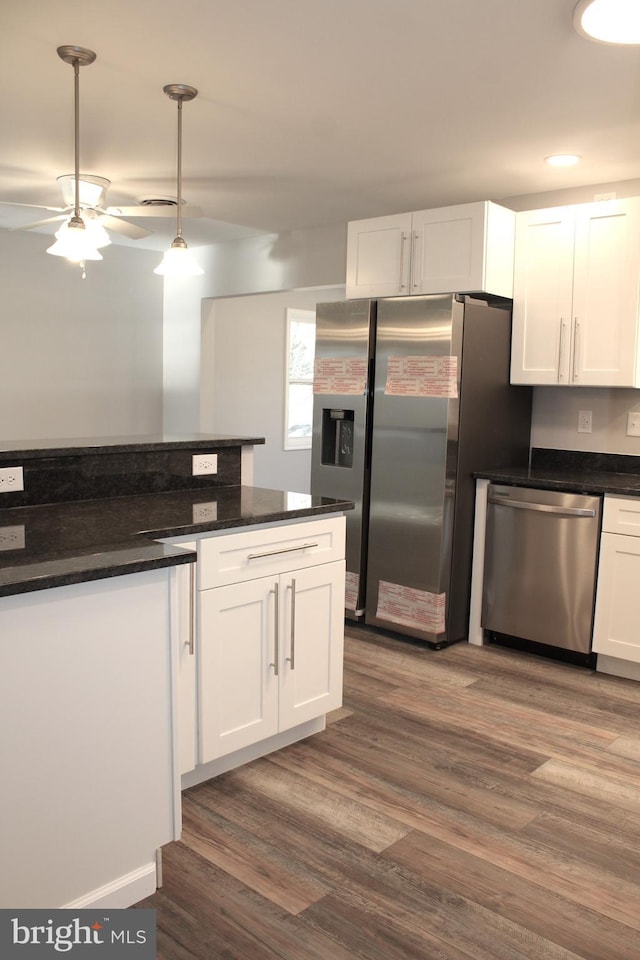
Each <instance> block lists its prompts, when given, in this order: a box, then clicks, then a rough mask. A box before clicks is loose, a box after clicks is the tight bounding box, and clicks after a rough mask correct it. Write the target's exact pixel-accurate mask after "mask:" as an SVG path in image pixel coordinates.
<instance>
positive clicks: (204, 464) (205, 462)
mask: <svg viewBox="0 0 640 960" xmlns="http://www.w3.org/2000/svg"><path fill="white" fill-rule="evenodd" d="M191 472H192V475H193V476H194V477H202V476H204V475H205V474H208V473H217V472H218V454H217V453H199V454H197V455H195V456H193V457H192V468H191Z"/></svg>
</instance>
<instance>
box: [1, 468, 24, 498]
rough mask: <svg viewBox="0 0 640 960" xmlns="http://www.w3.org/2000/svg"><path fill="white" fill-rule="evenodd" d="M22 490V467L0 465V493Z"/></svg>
mask: <svg viewBox="0 0 640 960" xmlns="http://www.w3.org/2000/svg"><path fill="white" fill-rule="evenodd" d="M19 490H24V475H23V472H22V467H0V493H16V492H17V491H19Z"/></svg>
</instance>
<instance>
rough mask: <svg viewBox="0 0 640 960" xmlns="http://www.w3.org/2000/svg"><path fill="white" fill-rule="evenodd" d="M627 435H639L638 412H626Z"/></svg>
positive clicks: (639, 416)
mask: <svg viewBox="0 0 640 960" xmlns="http://www.w3.org/2000/svg"><path fill="white" fill-rule="evenodd" d="M627 436H628V437H640V413H638V412H632V413H629V414H627Z"/></svg>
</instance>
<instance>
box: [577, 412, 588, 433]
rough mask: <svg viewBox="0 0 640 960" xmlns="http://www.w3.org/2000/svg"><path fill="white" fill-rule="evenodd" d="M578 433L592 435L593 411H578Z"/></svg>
mask: <svg viewBox="0 0 640 960" xmlns="http://www.w3.org/2000/svg"><path fill="white" fill-rule="evenodd" d="M578 433H591V410H578Z"/></svg>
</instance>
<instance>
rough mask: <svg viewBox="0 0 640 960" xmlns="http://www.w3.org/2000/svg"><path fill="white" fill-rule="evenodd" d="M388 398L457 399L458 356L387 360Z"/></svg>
mask: <svg viewBox="0 0 640 960" xmlns="http://www.w3.org/2000/svg"><path fill="white" fill-rule="evenodd" d="M384 392H385V394H387V396H394V397H457V396H458V358H457V357H389V359H388V361H387V380H386V383H385V387H384Z"/></svg>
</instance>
